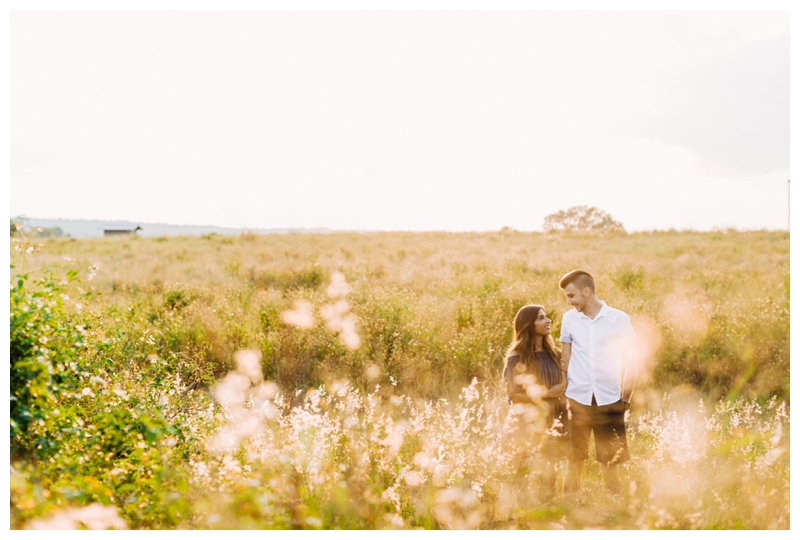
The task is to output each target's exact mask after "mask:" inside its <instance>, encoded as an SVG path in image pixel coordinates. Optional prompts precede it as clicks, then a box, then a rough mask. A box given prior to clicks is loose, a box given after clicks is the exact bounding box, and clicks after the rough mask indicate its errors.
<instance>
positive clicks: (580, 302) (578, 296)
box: [564, 283, 590, 313]
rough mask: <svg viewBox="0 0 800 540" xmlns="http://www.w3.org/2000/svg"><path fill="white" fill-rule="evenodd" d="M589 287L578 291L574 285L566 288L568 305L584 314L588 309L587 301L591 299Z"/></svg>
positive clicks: (565, 294)
mask: <svg viewBox="0 0 800 540" xmlns="http://www.w3.org/2000/svg"><path fill="white" fill-rule="evenodd" d="M589 293H590V291H589V287H584V288H583V289H582V290H581V289H578V287H576V286H575V284H574V283H570V284H569V285H567V286H566V287H565V288H564V296H566V297H567V304H569V305H570V306H572V307H574V308H575V309H576V310H577V311H578V313H583V310H584V309H585V308H586V300H587V299H588V298H589Z"/></svg>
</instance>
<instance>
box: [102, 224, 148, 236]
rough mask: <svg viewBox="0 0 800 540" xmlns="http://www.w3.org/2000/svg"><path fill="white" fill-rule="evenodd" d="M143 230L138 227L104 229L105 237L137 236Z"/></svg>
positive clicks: (113, 226) (122, 226)
mask: <svg viewBox="0 0 800 540" xmlns="http://www.w3.org/2000/svg"><path fill="white" fill-rule="evenodd" d="M141 230H142V228H141V227H139V226H138V225H109V226H107V227H103V236H128V235H131V234H133V235H135V234H136V233H137V232H139V231H141Z"/></svg>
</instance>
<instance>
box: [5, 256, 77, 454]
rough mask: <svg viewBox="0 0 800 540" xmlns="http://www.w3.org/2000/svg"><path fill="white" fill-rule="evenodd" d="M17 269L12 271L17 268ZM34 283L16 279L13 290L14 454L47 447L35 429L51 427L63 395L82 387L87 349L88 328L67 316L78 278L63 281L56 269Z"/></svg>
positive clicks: (26, 277) (24, 277) (21, 276)
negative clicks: (69, 290) (70, 290)
mask: <svg viewBox="0 0 800 540" xmlns="http://www.w3.org/2000/svg"><path fill="white" fill-rule="evenodd" d="M13 268H14V267H13V265H12V269H13ZM42 274H43V275H42V276H41V277H40V278H39V279H36V280H34V282H33V283H32V284H30V283H29V281H30V279H31V276H30V274H16V275H15V276H14V277H13V279H12V287H11V317H10V319H11V321H10V322H11V332H10V356H11V373H10V389H11V407H10V409H11V411H10V415H11V450H12V454H18V453H20V452H24V451H31V450H33V446H34V445H35V444H36V445H42V444H46V443H47V442H46V441H38V440H37V433H36V432H35V431H34V430H33V429H32V424H34V423H38V424H46V423H47V421H48V419H49V416H50V415H52V414H53V410H54V409H53V406H54V405H55V404H56V403H57V402H58V398H59V394H60V393H61V392H65V391H68V390H70V389H73V388H74V386H75V384H76V370H77V367H78V365H77V363H76V360H78V358H79V353H80V349H81V348H82V347H83V345H84V343H83V335H82V332H81V330H82V327H80V326H78V325H75V324H70V322H69V321H68V319H67V317H66V315H65V312H64V290H65V289H66V286H67V284H68V283H69V282H72V281H74V280H75V279H76V276H77V273H76V272H75V271H70V272H68V273H67V276H66V281H62V280H57V279H56V278H55V276H54V274H53V272H52V271H51V270H50V269H45V270H43V272H42Z"/></svg>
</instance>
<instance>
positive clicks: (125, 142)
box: [10, 11, 789, 231]
mask: <svg viewBox="0 0 800 540" xmlns="http://www.w3.org/2000/svg"><path fill="white" fill-rule="evenodd" d="M10 73H11V76H10V82H11V130H10V138H11V204H10V206H11V215H12V216H16V215H19V214H24V215H27V216H30V217H39V218H67V219H108V220H132V221H139V222H162V223H173V224H196V225H204V224H210V225H218V226H231V227H251V228H260V227H318V226H319V227H330V228H333V229H368V230H451V231H461V230H496V229H499V228H500V227H503V226H509V227H514V228H516V229H519V230H540V229H541V227H542V221H543V219H544V217H545V216H546V215H547V214H549V213H552V212H555V211H557V210H560V209H563V208H567V207H569V206H574V205H581V204H585V205H591V206H597V207H599V208H601V209H604V210H606V211H608V212H609V213H611V214H612V215H613V216H614V217H615V218H616V219H618V220H619V221H621V222H622V223H623V224H624V225H625V227H626V228H627V229H628V230H649V229H667V228H678V229H682V228H694V229H700V230H707V229H711V228H713V227H736V228H742V229H752V228H767V229H777V228H785V227H786V226H787V179H788V178H789V12H787V11H771V12H766V11H761V12H746V11H719V12H680V11H678V12H625V11H604V12H582V11H570V12H552V11H547V12H545V11H538V12H537V11H525V12H508V11H506V12H487V11H470V12H457V11H434V12H424V11H423V12H420V11H416V12H321V11H316V12H315V11H305V12H293V11H288V12H287V11H281V12H278V11H260V12H242V11H236V12H189V11H181V12H159V11H140V12H137V11H114V12H91V11H71V12H47V11H39V12H32V11H30V12H12V14H11V72H10Z"/></svg>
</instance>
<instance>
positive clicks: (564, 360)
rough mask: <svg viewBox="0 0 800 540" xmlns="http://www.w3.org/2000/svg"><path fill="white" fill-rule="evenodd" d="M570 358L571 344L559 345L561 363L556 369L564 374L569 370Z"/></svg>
mask: <svg viewBox="0 0 800 540" xmlns="http://www.w3.org/2000/svg"><path fill="white" fill-rule="evenodd" d="M571 357H572V343H564V342H562V343H561V362H560V363H559V365H558V368H559V369H560V370H561V371H563V372H564V373H566V372H567V368H569V359H570V358H571Z"/></svg>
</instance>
